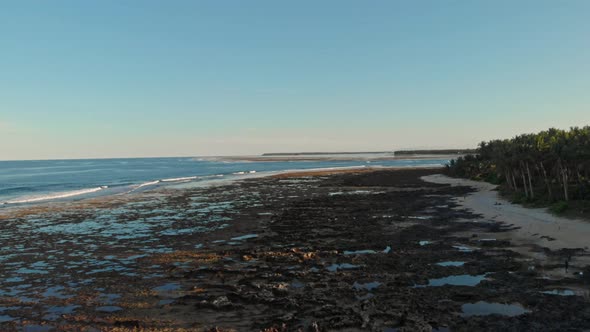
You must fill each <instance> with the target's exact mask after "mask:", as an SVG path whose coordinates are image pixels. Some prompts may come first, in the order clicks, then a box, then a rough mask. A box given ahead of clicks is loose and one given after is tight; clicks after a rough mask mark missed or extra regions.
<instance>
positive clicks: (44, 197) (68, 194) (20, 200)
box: [4, 186, 108, 204]
mask: <svg viewBox="0 0 590 332" xmlns="http://www.w3.org/2000/svg"><path fill="white" fill-rule="evenodd" d="M107 188H108V186H100V187H96V188H88V189H80V190H73V191H65V192H59V193H52V194H47V195H41V196H28V197H22V198H17V199H13V200H9V201H6V202H4V204H22V203H33V202H41V201H48V200H53V199H60V198H68V197H74V196H80V195H85V194H91V193H94V192H97V191H100V190H104V189H107Z"/></svg>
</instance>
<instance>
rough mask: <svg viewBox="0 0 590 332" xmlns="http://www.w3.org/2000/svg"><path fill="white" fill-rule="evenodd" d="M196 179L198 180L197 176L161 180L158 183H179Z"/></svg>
mask: <svg viewBox="0 0 590 332" xmlns="http://www.w3.org/2000/svg"><path fill="white" fill-rule="evenodd" d="M197 178H198V176H186V177H182V178H171V179H162V180H160V181H162V182H179V181H190V180H195V179H197Z"/></svg>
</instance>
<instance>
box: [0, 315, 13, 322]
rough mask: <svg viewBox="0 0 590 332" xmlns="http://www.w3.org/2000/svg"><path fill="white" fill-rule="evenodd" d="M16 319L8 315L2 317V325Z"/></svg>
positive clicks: (0, 320)
mask: <svg viewBox="0 0 590 332" xmlns="http://www.w3.org/2000/svg"><path fill="white" fill-rule="evenodd" d="M15 319H16V318H14V317H11V316H8V315H0V323H4V322H11V321H13V320H15Z"/></svg>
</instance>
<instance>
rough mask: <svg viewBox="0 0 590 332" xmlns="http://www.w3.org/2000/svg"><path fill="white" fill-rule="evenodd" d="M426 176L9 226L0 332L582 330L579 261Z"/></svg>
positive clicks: (258, 182) (146, 204)
mask: <svg viewBox="0 0 590 332" xmlns="http://www.w3.org/2000/svg"><path fill="white" fill-rule="evenodd" d="M437 172H439V170H434V169H413V170H411V169H406V170H374V171H365V172H347V173H340V174H326V173H324V174H305V173H303V174H298V175H292V176H289V177H266V178H259V179H253V180H244V181H240V182H236V183H232V184H227V185H223V186H216V187H208V188H192V189H184V190H172V189H168V190H160V191H154V192H146V193H142V194H138V195H133V196H131V197H120V198H117V199H115V200H111V201H109V202H108V203H107V202H104V201H101V202H96V203H95V204H89V203H88V202H84V201H82V202H77V203H76V202H75V203H71V204H72V205H71V206H70V207H71V208H68V209H31V210H30V211H28V212H27V211H21V213H19V214H16V215H12V216H5V217H4V219H2V226H1V227H2V232H1V233H0V237H1V241H2V247H1V248H0V263H1V265H0V275H1V276H2V279H0V330H2V331H4V330H6V331H11V330H16V331H19V330H37V331H49V330H51V329H54V330H80V331H101V330H104V331H134V330H145V331H159V330H160V331H210V330H213V331H226V330H227V331H230V330H237V331H261V330H264V331H297V330H301V331H367V330H368V331H431V330H437V331H449V330H451V331H475V330H477V331H482V330H483V331H485V330H489V331H496V330H514V331H517V330H518V331H522V330H529V331H530V330H534V331H545V330H547V331H550V330H572V331H576V330H585V329H589V328H590V302H589V300H588V296H587V289H588V282H589V281H590V279H589V278H588V276H590V269H589V268H588V267H587V266H586V265H584V264H582V263H578V262H582V260H581V259H582V257H585V255H586V251H585V250H582V249H580V250H578V249H572V247H567V248H569V249H562V248H561V247H559V246H557V247H547V246H545V245H544V243H545V242H543V241H544V240H543V241H541V242H538V243H530V242H527V241H526V239H524V238H522V239H521V238H517V237H516V236H515V237H514V238H513V236H512V234H519V233H518V232H519V231H518V230H517V226H516V225H510V224H514V222H508V221H510V220H504V219H502V218H509V219H510V218H520V217H518V216H517V215H509V214H504V215H503V217H502V218H499V217H497V218H496V219H499V220H501V221H506V222H505V223H501V222H498V221H497V220H494V219H493V218H491V217H489V216H486V215H485V214H480V213H479V212H477V208H474V207H473V206H467V205H462V201H461V198H463V197H465V198H466V201H467V200H469V199H473V200H476V199H475V198H474V197H478V195H479V192H476V191H475V189H473V188H472V187H468V186H462V185H461V186H458V185H457V186H451V185H448V184H442V183H432V182H426V181H423V180H421V178H422V177H424V176H430V175H433V174H435V173H437ZM482 204H483V203H482ZM484 205H485V204H484ZM556 241H557V240H556ZM560 241H566V240H560ZM551 242H553V241H547V243H551ZM558 247H559V248H558ZM574 248H575V247H574ZM531 253H533V254H539V255H542V256H544V257H546V258H547V259H546V260H540V259H535V258H531V256H530V255H531ZM570 255H571V256H572V262H573V266H572V270H571V271H570V272H569V273H567V274H565V273H563V275H559V276H556V275H555V273H554V272H555V271H556V270H559V269H560V268H561V264H560V263H554V262H559V261H560V260H561V259H562V258H563V257H565V256H570ZM581 271H583V272H584V274H583V275H580V274H579V273H578V274H574V273H572V272H581Z"/></svg>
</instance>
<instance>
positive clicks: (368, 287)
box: [352, 281, 381, 291]
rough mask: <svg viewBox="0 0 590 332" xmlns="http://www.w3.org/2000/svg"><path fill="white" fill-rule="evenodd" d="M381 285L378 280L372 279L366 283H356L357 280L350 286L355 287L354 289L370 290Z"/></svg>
mask: <svg viewBox="0 0 590 332" xmlns="http://www.w3.org/2000/svg"><path fill="white" fill-rule="evenodd" d="M379 286H381V283H380V282H378V281H373V282H368V283H364V284H361V283H358V282H356V281H355V282H354V284H353V285H352V288H354V289H356V290H361V289H364V290H368V291H372V290H373V289H375V288H377V287H379Z"/></svg>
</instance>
